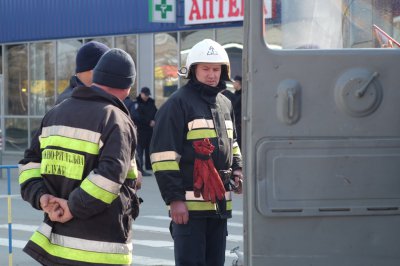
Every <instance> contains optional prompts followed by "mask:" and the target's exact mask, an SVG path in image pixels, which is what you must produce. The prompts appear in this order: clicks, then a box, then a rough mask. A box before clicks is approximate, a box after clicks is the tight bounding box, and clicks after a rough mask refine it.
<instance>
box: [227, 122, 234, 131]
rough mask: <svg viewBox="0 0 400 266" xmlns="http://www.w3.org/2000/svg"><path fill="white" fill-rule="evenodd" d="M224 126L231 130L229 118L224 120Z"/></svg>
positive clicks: (231, 125)
mask: <svg viewBox="0 0 400 266" xmlns="http://www.w3.org/2000/svg"><path fill="white" fill-rule="evenodd" d="M225 127H226V129H232V130H233V122H232V121H231V120H225Z"/></svg>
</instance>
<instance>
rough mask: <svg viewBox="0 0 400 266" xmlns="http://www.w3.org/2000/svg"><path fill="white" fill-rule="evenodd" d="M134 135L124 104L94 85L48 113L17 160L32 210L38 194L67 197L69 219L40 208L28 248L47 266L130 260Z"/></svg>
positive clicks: (22, 190) (127, 263) (23, 195)
mask: <svg viewBox="0 0 400 266" xmlns="http://www.w3.org/2000/svg"><path fill="white" fill-rule="evenodd" d="M135 134H136V133H135V129H134V125H133V123H132V122H131V119H130V118H129V115H128V110H127V109H126V107H125V105H124V104H123V103H122V102H121V101H120V100H119V99H117V98H116V97H114V96H112V95H110V94H108V93H106V92H104V91H103V90H101V89H99V88H97V87H91V88H86V87H78V88H76V89H75V90H74V92H73V94H72V97H71V98H68V99H66V100H64V101H63V102H62V103H60V104H59V105H56V106H55V107H53V109H51V110H50V111H49V112H48V113H46V115H45V116H44V118H43V120H42V123H41V125H40V128H39V129H38V131H37V133H36V134H35V136H34V137H33V139H32V145H31V147H30V148H29V149H27V150H26V151H25V155H24V159H22V160H21V161H20V165H19V183H20V186H21V195H22V198H23V199H24V200H26V201H28V202H30V204H31V205H32V206H33V207H34V208H36V209H41V207H40V203H39V199H40V196H42V195H43V194H51V195H54V196H56V197H60V198H64V199H67V200H68V206H69V209H70V211H71V213H72V215H73V218H72V220H70V221H68V222H66V223H58V222H52V221H50V219H49V218H48V215H47V214H45V215H44V221H43V224H42V225H41V226H40V228H39V229H38V230H37V231H36V232H35V233H34V234H33V236H32V237H31V239H30V240H29V242H28V243H27V245H26V246H25V248H24V251H25V252H26V253H28V254H29V255H30V256H32V257H33V258H34V259H36V260H37V261H39V262H40V263H42V264H44V265H63V266H64V265H130V264H131V263H132V239H131V224H132V217H131V201H132V199H133V195H134V194H133V193H134V190H133V185H134V181H135V179H136V175H137V171H136V166H135V160H132V159H133V158H134V151H135V147H136V137H135Z"/></svg>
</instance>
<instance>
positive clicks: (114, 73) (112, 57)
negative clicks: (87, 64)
mask: <svg viewBox="0 0 400 266" xmlns="http://www.w3.org/2000/svg"><path fill="white" fill-rule="evenodd" d="M135 78H136V68H135V63H134V62H133V59H132V57H131V56H130V55H129V54H128V53H127V52H125V51H124V50H121V49H118V48H114V49H111V50H109V51H108V52H107V53H105V54H104V55H103V56H102V57H101V58H100V60H99V62H98V63H97V65H96V67H95V68H94V70H93V83H97V84H100V85H104V86H107V87H110V88H115V89H127V88H129V87H131V86H132V85H133V83H134V82H135Z"/></svg>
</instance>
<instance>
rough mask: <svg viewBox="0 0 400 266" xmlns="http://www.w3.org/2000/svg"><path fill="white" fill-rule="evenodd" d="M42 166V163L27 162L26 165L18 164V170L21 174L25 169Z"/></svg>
mask: <svg viewBox="0 0 400 266" xmlns="http://www.w3.org/2000/svg"><path fill="white" fill-rule="evenodd" d="M40 166H41V164H40V163H27V164H25V165H23V164H18V171H19V174H21V173H22V172H23V171H25V170H30V169H40Z"/></svg>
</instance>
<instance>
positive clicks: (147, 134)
mask: <svg viewBox="0 0 400 266" xmlns="http://www.w3.org/2000/svg"><path fill="white" fill-rule="evenodd" d="M150 95H151V92H150V89H149V88H148V87H143V88H142V89H141V90H140V94H139V95H138V96H137V97H136V102H135V103H134V106H135V108H136V110H135V111H132V112H133V113H134V114H133V118H134V122H135V124H136V126H137V131H138V147H137V152H138V157H139V160H140V164H141V166H142V168H143V170H144V171H143V172H142V174H143V176H150V175H151V174H150V173H148V172H146V171H145V170H146V169H147V170H151V161H150V141H151V137H152V135H153V127H154V124H155V122H154V117H155V115H156V112H157V107H156V104H155V101H154V99H153V98H151V97H150ZM143 157H144V159H143Z"/></svg>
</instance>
